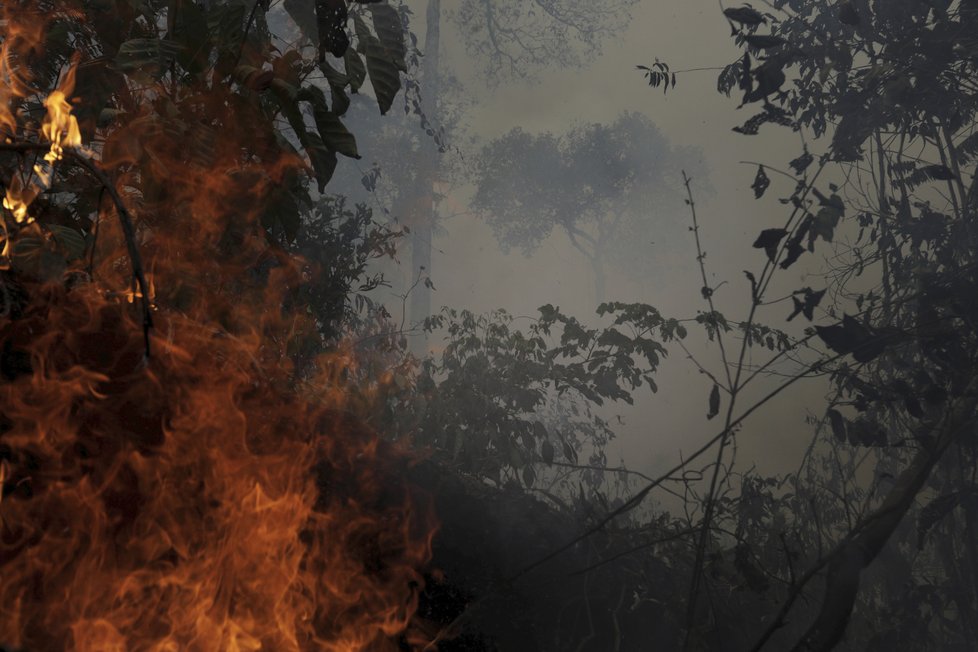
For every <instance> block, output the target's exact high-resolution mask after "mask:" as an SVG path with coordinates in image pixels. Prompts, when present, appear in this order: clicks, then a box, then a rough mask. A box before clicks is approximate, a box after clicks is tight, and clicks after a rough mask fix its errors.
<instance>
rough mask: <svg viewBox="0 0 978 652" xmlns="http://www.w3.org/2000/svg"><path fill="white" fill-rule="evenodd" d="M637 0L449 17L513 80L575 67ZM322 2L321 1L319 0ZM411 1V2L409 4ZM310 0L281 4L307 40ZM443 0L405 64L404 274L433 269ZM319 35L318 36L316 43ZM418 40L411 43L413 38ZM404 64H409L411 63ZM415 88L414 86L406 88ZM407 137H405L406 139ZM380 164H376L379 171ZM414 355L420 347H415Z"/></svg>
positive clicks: (486, 5) (472, 11)
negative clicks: (412, 126)
mask: <svg viewBox="0 0 978 652" xmlns="http://www.w3.org/2000/svg"><path fill="white" fill-rule="evenodd" d="M636 2H637V0H531V1H529V2H520V1H518V0H466V1H464V2H462V3H460V4H459V5H458V6H457V7H453V8H452V9H451V10H450V14H449V15H450V18H451V20H452V22H453V23H454V24H455V26H456V27H457V28H458V29H459V30H460V31H461V32H462V34H463V37H462V39H461V40H462V41H463V42H464V43H465V44H466V49H467V51H468V52H469V54H470V55H472V57H473V59H474V60H475V61H476V63H477V67H478V68H479V69H480V70H481V72H482V73H483V78H484V79H485V80H486V82H487V83H489V84H497V83H499V82H500V81H502V80H504V79H507V78H512V77H527V76H530V75H532V74H534V73H537V72H539V71H540V70H542V69H544V68H548V67H557V66H560V67H564V66H577V65H580V64H581V62H582V59H584V58H587V57H589V56H592V55H593V54H594V52H595V51H596V50H597V48H598V46H599V44H600V42H601V40H603V39H605V38H608V37H610V36H611V35H614V34H616V33H618V32H620V31H621V30H622V29H624V27H625V26H626V25H627V21H628V19H629V15H630V8H631V6H632V5H634V4H635V3H636ZM320 4H322V3H320ZM412 4H413V3H412ZM316 6H317V4H316V3H315V2H314V0H289V1H288V2H286V3H285V8H286V10H287V11H288V12H289V14H290V15H291V16H292V18H293V19H294V20H295V22H296V23H297V24H299V26H300V27H301V28H302V30H303V32H304V33H305V34H306V35H307V36H308V37H309V39H310V40H312V41H316V40H317V39H316V37H315V34H316V33H317V32H316V26H315V25H314V24H313V23H314V22H315V20H314V18H315V15H316V12H315V7H316ZM411 14H412V11H411V8H410V7H409V6H408V4H407V3H403V2H402V4H401V5H400V16H401V20H402V22H403V23H404V24H406V23H407V21H408V18H409V16H410V15H411ZM442 14H443V12H442V7H441V0H428V1H427V3H426V4H425V19H424V20H425V37H424V43H423V44H422V45H421V47H420V51H421V53H423V57H422V58H421V60H420V62H417V63H416V64H415V65H414V66H413V67H412V66H411V65H409V75H408V77H409V78H411V79H410V80H409V82H408V85H409V91H414V93H413V98H414V100H415V101H414V102H413V106H412V105H410V104H409V105H408V106H409V110H411V111H412V112H413V113H414V114H415V115H417V116H418V117H419V123H420V127H421V130H420V131H419V132H418V133H420V134H422V135H423V136H426V138H421V139H420V140H417V141H415V140H414V139H413V138H410V139H408V140H407V141H403V142H402V143H401V145H407V147H406V149H405V150H404V153H405V154H406V156H398V157H397V159H398V160H399V161H405V160H409V161H410V162H411V166H410V167H411V170H410V173H409V174H408V175H405V176H404V178H405V179H410V181H409V183H407V184H406V185H404V186H403V187H402V188H401V189H400V190H399V191H398V193H397V196H396V202H395V203H393V204H392V209H394V212H395V214H396V215H397V217H398V218H399V219H400V220H401V221H402V222H403V223H405V224H406V225H408V226H409V228H410V229H411V234H410V243H411V262H410V273H409V278H410V279H411V280H412V282H413V280H414V279H417V278H427V277H429V276H430V274H431V268H432V260H431V239H432V235H433V233H434V231H435V230H436V228H437V221H438V219H437V200H438V193H437V192H436V189H435V184H436V183H437V181H438V179H439V178H442V177H443V176H444V170H443V167H444V161H443V157H442V156H441V154H443V153H444V152H445V151H446V147H445V139H444V134H445V132H444V131H443V129H444V128H445V127H446V125H447V124H448V123H450V122H451V120H452V119H451V116H448V115H446V113H445V106H444V94H445V92H446V86H448V84H446V83H445V78H444V73H445V71H444V70H442V68H443V66H442V65H441V62H440V57H439V53H440V50H441V33H442V27H443V21H442ZM321 38H322V37H321V35H320V40H321ZM414 42H415V43H416V42H417V40H416V39H414ZM409 64H410V62H409ZM411 85H414V87H413V88H410V86H411ZM408 141H411V142H408ZM384 173H385V169H384V168H381V174H384ZM430 289H431V288H430V286H426V285H423V284H421V285H418V286H416V287H415V288H414V290H413V291H412V293H411V297H410V315H411V321H412V322H414V323H420V322H421V321H423V320H424V319H426V318H427V317H429V316H430V315H431V313H432V310H431V292H430ZM419 352H420V351H419Z"/></svg>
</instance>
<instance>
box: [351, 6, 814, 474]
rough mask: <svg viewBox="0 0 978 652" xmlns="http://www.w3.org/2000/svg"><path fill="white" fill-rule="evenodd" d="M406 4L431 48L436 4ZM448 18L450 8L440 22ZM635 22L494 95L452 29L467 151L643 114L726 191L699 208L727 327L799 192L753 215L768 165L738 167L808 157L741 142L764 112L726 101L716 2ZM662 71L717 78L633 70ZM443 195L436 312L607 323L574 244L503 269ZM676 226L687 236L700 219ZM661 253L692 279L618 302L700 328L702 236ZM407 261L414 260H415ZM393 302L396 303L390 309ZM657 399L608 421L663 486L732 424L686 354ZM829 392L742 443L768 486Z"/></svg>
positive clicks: (744, 459) (447, 45)
mask: <svg viewBox="0 0 978 652" xmlns="http://www.w3.org/2000/svg"><path fill="white" fill-rule="evenodd" d="M409 4H410V6H412V8H413V10H414V16H415V25H414V29H415V30H416V32H417V33H418V34H419V39H420V43H422V44H423V43H424V39H423V33H424V24H423V23H424V15H425V11H424V8H425V0H412V1H411V2H410V3H409ZM451 4H452V3H451V2H445V3H443V11H446V10H448V9H449V8H450V6H451ZM632 17H633V19H632V20H631V21H630V23H629V27H628V29H627V30H626V31H625V32H624V33H620V34H615V35H613V36H612V37H611V38H609V39H607V40H606V41H605V42H604V44H603V46H602V51H601V52H599V53H592V54H591V55H590V56H589V57H586V58H585V65H584V66H583V67H581V68H574V69H564V70H559V69H550V70H541V71H539V73H538V74H537V75H536V76H535V77H534V78H532V79H528V80H522V81H507V82H504V83H501V84H500V85H498V86H496V87H493V88H488V87H486V85H485V84H484V83H482V80H481V78H480V75H479V73H478V70H479V66H478V62H474V61H472V60H471V57H470V56H469V55H468V54H467V53H466V52H465V50H464V48H463V47H462V45H461V42H460V41H459V35H458V34H457V32H456V31H455V28H454V26H453V25H452V23H451V21H449V20H446V19H443V21H442V24H443V31H442V38H443V49H442V54H441V61H442V65H443V69H444V70H445V71H446V72H450V73H451V74H454V75H455V76H457V77H458V79H459V81H460V82H461V84H462V85H463V86H464V88H465V89H466V93H467V95H468V96H469V98H470V99H471V105H470V106H469V107H468V108H467V110H466V112H465V114H464V118H463V120H464V123H465V124H466V125H467V137H470V138H471V139H472V140H473V141H474V143H475V145H476V146H478V145H479V144H482V143H485V142H488V141H489V140H491V139H493V138H496V137H499V136H501V135H502V134H504V133H506V132H508V131H509V130H510V129H512V128H514V127H520V128H522V129H523V130H524V131H528V132H531V133H539V132H542V131H552V132H563V131H566V130H567V129H569V128H571V127H573V126H575V125H577V124H581V123H584V122H602V123H611V122H613V121H614V120H615V118H617V117H618V115H619V114H620V113H622V112H623V111H636V112H640V113H643V114H645V115H647V116H648V117H649V118H651V119H652V121H653V122H654V123H655V124H656V125H657V126H658V127H659V128H660V129H661V130H662V132H663V133H664V134H666V136H667V137H668V138H669V139H670V141H671V143H672V145H674V146H692V147H696V148H699V149H700V150H701V151H702V154H703V157H704V159H705V163H706V167H707V169H708V170H709V171H710V174H709V179H708V181H709V183H710V184H711V186H712V187H713V188H714V191H715V192H714V193H713V194H712V195H710V196H704V197H697V198H696V199H697V210H698V217H699V222H700V228H701V231H700V235H701V238H702V242H703V249H704V251H705V252H706V254H707V258H706V264H707V266H708V272H709V275H710V278H709V281H710V283H711V285H714V286H717V285H719V284H720V283H721V282H723V281H726V283H724V284H723V285H721V286H720V287H719V289H718V291H717V294H716V296H715V299H716V301H717V302H718V306H717V307H718V309H719V310H721V312H725V313H726V314H727V316H728V318H730V319H737V318H743V317H744V316H745V315H746V313H745V310H746V309H747V308H748V307H749V306H748V300H749V285H748V284H747V281H746V280H745V276H744V274H743V270H745V269H754V270H755V271H757V270H759V269H760V267H761V265H762V264H763V254H762V253H761V252H760V251H758V250H756V249H753V248H752V247H751V244H752V242H753V240H754V239H755V238H756V236H757V233H758V232H759V231H760V230H762V229H764V228H770V227H775V226H780V225H781V224H782V223H783V221H784V218H785V216H786V215H785V213H784V212H783V209H784V207H783V206H782V205H781V204H780V203H778V201H777V197H778V196H787V195H788V194H789V193H790V187H789V186H788V185H785V183H786V182H785V181H783V180H779V179H778V178H777V176H776V175H773V174H772V175H771V176H772V182H773V185H772V187H771V190H770V191H769V192H768V194H767V195H766V196H765V197H764V198H763V199H762V200H760V201H758V200H755V199H754V196H753V192H752V191H751V189H750V185H751V182H752V181H753V177H754V173H755V171H756V165H749V164H743V163H741V161H760V162H764V163H769V164H771V165H774V166H777V167H782V168H786V167H787V162H788V161H789V160H791V159H792V158H794V157H795V156H797V155H798V154H799V152H800V140H799V138H798V136H796V135H795V134H792V133H791V132H790V131H789V130H787V129H784V128H777V127H773V126H766V127H764V128H762V130H761V133H760V134H759V135H757V136H753V137H748V136H743V135H740V134H737V133H735V132H733V131H731V128H732V127H733V126H735V125H738V124H740V123H742V122H743V121H744V120H746V119H747V118H748V117H750V115H751V111H752V110H751V109H749V108H747V109H743V110H738V108H737V105H738V100H737V99H736V97H734V98H726V97H724V96H722V95H720V94H719V93H718V92H717V90H716V78H717V74H718V70H715V69H711V68H717V67H720V66H723V65H725V64H727V63H729V62H730V61H731V60H733V59H735V58H736V57H737V50H736V48H735V47H734V44H733V40H732V39H731V38H730V26H729V24H728V23H727V21H726V20H725V19H724V17H723V15H722V13H721V9H720V7H719V6H718V4H717V3H716V2H714V1H713V0H655V1H653V0H642V1H640V2H639V3H638V4H637V5H634V6H633V7H632ZM655 58H658V59H660V60H662V61H665V62H667V63H668V64H669V65H670V66H671V68H672V69H673V70H679V71H681V70H687V69H703V68H706V69H708V70H694V71H692V72H680V74H679V76H678V84H677V86H676V88H675V89H673V90H670V91H669V93H668V94H665V95H664V94H663V93H662V91H661V89H651V88H649V87H648V85H647V83H646V81H645V80H644V78H643V76H642V74H641V71H639V70H637V69H636V65H638V64H646V65H648V64H651V63H652V62H653V61H654V60H655ZM453 145H457V150H456V151H454V152H450V153H449V154H448V155H451V156H462V157H463V159H464V157H465V156H466V155H467V154H468V155H470V156H471V154H472V153H473V151H472V149H471V147H472V143H470V142H469V141H468V140H466V141H465V142H463V143H453ZM368 156H369V155H368ZM787 183H790V182H787ZM445 190H446V193H447V196H446V198H445V199H444V200H443V201H442V203H441V207H440V208H441V212H442V214H446V215H448V214H450V215H453V216H452V217H450V218H448V219H446V220H445V221H444V222H443V224H442V226H443V229H442V230H441V231H440V232H439V235H438V236H437V237H436V238H435V241H434V243H433V260H432V270H431V278H432V281H433V283H434V285H435V287H436V288H437V290H436V292H435V294H434V297H433V304H434V305H435V306H440V305H447V306H453V307H456V308H468V309H470V310H473V311H476V312H483V311H488V310H491V309H495V308H504V309H506V310H507V311H508V312H510V313H512V314H515V315H530V316H532V315H535V314H536V308H537V307H538V306H540V305H543V304H547V303H549V304H554V305H558V306H560V307H561V308H562V309H563V310H564V311H565V312H567V313H569V314H572V315H575V316H577V317H578V318H580V319H581V320H582V321H583V322H585V323H592V324H595V323H597V321H598V320H597V318H596V317H595V315H594V309H595V307H596V304H595V301H594V291H593V289H592V281H591V276H590V272H589V268H588V266H587V264H586V262H585V261H584V259H583V258H581V257H580V256H579V255H578V254H577V253H576V252H575V251H574V250H573V249H572V248H571V247H570V245H569V243H568V242H567V241H566V239H565V238H564V237H563V236H562V235H561V234H555V235H554V236H553V237H551V238H550V240H548V241H546V242H545V243H544V245H543V246H542V247H541V248H540V249H539V251H538V252H537V253H536V254H535V255H534V256H532V257H531V258H527V257H524V256H523V255H522V254H521V253H519V252H518V251H514V252H513V253H510V254H505V253H503V252H502V251H501V250H500V248H499V246H498V245H497V242H496V240H495V239H494V238H493V236H492V232H491V231H490V229H489V228H488V227H487V225H486V224H485V223H483V222H482V221H480V220H479V219H478V218H477V217H475V216H474V215H472V214H470V213H469V212H468V210H467V193H468V192H470V189H466V188H465V187H459V188H454V189H450V188H446V189H445ZM664 219H672V220H678V221H680V223H682V224H689V223H690V216H689V214H688V213H682V214H677V215H671V216H666V217H665V218H664ZM650 241H655V238H654V237H650ZM656 247H660V248H668V249H669V253H670V254H672V255H673V258H675V254H676V253H677V252H678V253H679V254H680V256H679V258H680V259H683V255H682V254H685V259H686V260H687V261H688V262H687V264H685V265H683V264H679V265H673V266H671V267H669V268H668V269H664V270H663V273H662V275H661V276H658V277H653V278H643V279H640V280H635V279H627V278H623V277H621V276H620V275H619V276H617V277H616V276H615V275H613V274H612V275H610V276H609V283H608V287H609V288H611V289H610V290H609V296H608V298H609V299H614V300H624V301H641V302H646V303H650V304H652V305H654V306H656V307H657V308H659V309H660V310H661V311H662V312H663V313H664V314H665V315H667V316H674V317H692V316H695V314H696V312H697V311H698V310H704V309H706V306H705V303H704V302H703V300H702V298H701V297H700V287H701V286H702V281H701V280H700V277H699V270H698V269H697V266H696V262H695V247H694V243H693V238H692V234H691V233H690V234H689V238H688V239H687V240H686V241H685V242H655V244H654V245H653V246H652V254H653V255H654V254H655V248H656ZM408 259H409V257H408V256H406V255H405V257H404V260H408ZM809 269H811V268H809ZM805 271H806V270H805V269H804V268H803V265H801V264H799V265H796V266H794V267H792V269H791V270H790V271H788V272H783V273H782V274H781V277H780V279H779V280H778V283H776V284H775V285H776V289H775V292H774V295H776V296H785V295H787V294H788V293H790V291H791V290H793V289H797V288H799V287H802V286H804V285H808V284H810V283H812V282H813V281H812V280H811V279H809V278H807V277H806V276H805ZM779 289H780V290H781V294H778V291H779ZM391 301H392V302H394V303H396V302H397V301H398V300H397V299H396V298H393V297H392V298H391ZM789 309H790V302H789V303H787V304H785V303H781V304H779V305H776V306H774V307H772V309H771V310H770V311H769V312H767V313H766V314H763V315H762V317H763V318H766V319H767V320H768V322H769V323H770V324H771V325H772V326H778V327H783V326H784V317H785V316H786V315H787V312H788V311H789ZM795 330H796V331H797V330H798V329H795ZM436 344H437V343H434V345H436ZM688 346H689V349H690V351H691V353H692V354H693V355H694V356H695V357H696V359H697V360H698V361H699V362H700V363H701V364H702V365H703V366H704V367H706V368H708V369H710V370H711V371H712V372H713V373H718V374H722V367H721V365H720V361H719V356H718V351H717V349H716V346H715V345H713V344H710V343H707V342H705V338H702V337H699V334H698V333H693V335H692V336H691V338H690V341H689V344H688ZM761 361H762V360H761ZM658 384H659V386H660V392H659V393H658V394H657V395H655V396H652V395H650V394H649V393H648V391H647V390H640V391H639V393H638V394H636V405H635V406H625V405H619V406H614V407H613V408H611V409H610V410H608V411H605V414H606V416H608V417H612V418H614V417H616V416H620V417H621V419H622V425H620V426H617V427H616V430H617V431H618V432H619V436H618V438H617V439H616V441H615V442H613V443H612V444H611V446H610V447H609V448H608V458H609V461H610V462H611V463H617V462H618V461H619V460H624V462H625V464H626V465H627V466H628V467H629V468H632V469H635V470H638V471H642V472H645V473H656V472H661V471H662V470H664V469H666V468H668V467H670V466H672V465H673V464H674V463H676V462H678V461H679V459H680V456H681V455H683V454H688V453H689V452H690V451H692V450H695V449H697V448H699V446H700V445H701V444H702V443H704V442H705V441H707V440H708V439H709V438H710V437H712V436H713V435H715V434H716V433H717V431H718V428H719V427H720V426H719V424H718V423H717V422H718V421H719V419H716V420H714V421H708V420H707V419H706V412H707V397H708V395H709V391H710V389H711V387H712V382H711V381H710V380H709V379H708V378H707V377H706V376H704V375H703V374H701V373H700V372H699V371H698V370H697V366H696V364H695V363H694V362H693V361H691V360H689V359H687V356H686V354H685V353H683V352H682V351H681V350H678V349H674V350H673V352H672V354H671V356H670V359H669V360H668V361H667V362H666V363H665V364H664V365H663V366H662V367H661V368H660V371H659V375H658ZM772 387H773V385H772V384H771V382H769V381H762V382H759V383H758V384H757V387H756V388H755V389H754V390H753V391H752V392H748V396H746V397H745V398H747V399H749V398H750V395H755V396H759V395H761V394H763V393H765V392H767V391H769V390H770V389H771V388H772ZM824 392H825V385H824V384H821V383H819V382H818V381H812V382H809V383H807V385H806V384H801V385H800V386H796V387H793V388H792V389H791V390H789V391H787V392H786V393H785V394H784V395H782V396H781V397H779V399H778V400H777V401H774V402H773V403H771V404H769V405H768V407H767V408H765V409H764V410H762V411H761V413H760V416H758V417H756V418H752V419H751V420H750V421H748V422H747V424H746V426H745V428H744V429H743V431H742V433H741V434H740V435H738V459H739V461H740V463H741V465H742V466H751V465H756V467H757V469H758V470H759V471H761V472H765V473H776V472H779V471H785V470H788V469H789V468H791V469H794V468H796V466H795V465H796V464H797V463H798V461H799V459H800V456H801V454H802V452H803V451H804V450H805V448H806V447H807V446H808V443H809V441H810V439H811V435H812V429H811V427H810V426H808V425H806V423H805V417H806V409H807V405H809V404H817V402H818V400H819V399H820V397H821V396H822V395H823V394H824ZM819 416H820V415H819ZM615 422H616V423H617V419H615Z"/></svg>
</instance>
